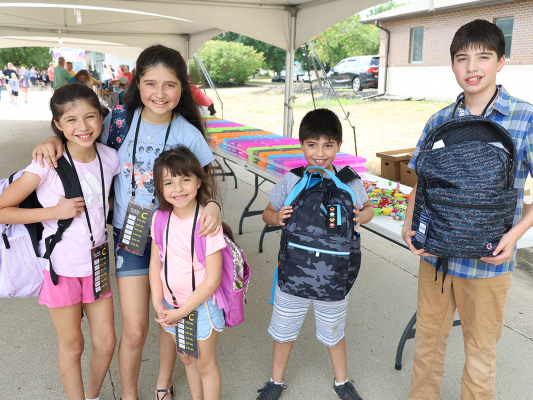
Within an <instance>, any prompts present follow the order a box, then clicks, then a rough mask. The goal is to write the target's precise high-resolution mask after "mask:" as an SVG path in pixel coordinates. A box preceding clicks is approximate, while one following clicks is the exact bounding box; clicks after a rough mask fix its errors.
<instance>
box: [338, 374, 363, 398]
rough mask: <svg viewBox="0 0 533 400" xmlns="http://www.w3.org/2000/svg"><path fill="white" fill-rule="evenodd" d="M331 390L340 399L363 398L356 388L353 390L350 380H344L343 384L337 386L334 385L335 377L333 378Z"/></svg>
mask: <svg viewBox="0 0 533 400" xmlns="http://www.w3.org/2000/svg"><path fill="white" fill-rule="evenodd" d="M333 392H334V393H335V394H336V395H337V396H339V397H340V398H341V399H346V400H363V398H362V397H361V396H359V393H357V390H355V388H354V387H353V385H352V384H351V383H350V381H348V382H346V383H345V384H344V385H341V386H337V385H335V378H333Z"/></svg>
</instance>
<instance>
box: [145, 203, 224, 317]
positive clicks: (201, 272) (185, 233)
mask: <svg viewBox="0 0 533 400" xmlns="http://www.w3.org/2000/svg"><path fill="white" fill-rule="evenodd" d="M202 211H203V207H200V212H199V214H198V220H200V216H201V215H202ZM193 221H194V217H191V218H185V219H181V218H179V217H177V216H176V215H175V214H174V213H172V216H171V217H170V229H169V231H168V242H169V243H170V245H169V246H168V254H167V263H168V264H167V268H168V284H169V285H170V288H171V289H172V292H173V293H174V296H175V297H176V300H177V301H178V306H180V307H181V306H182V305H183V304H184V303H185V302H186V301H187V299H188V298H189V297H190V295H191V294H192V266H191V234H192V224H193ZM154 227H155V215H154V218H153V220H152V232H154ZM165 229H166V224H165ZM164 232H166V231H164ZM163 241H164V243H165V245H166V240H165V233H163ZM205 245H206V254H205V255H206V257H207V256H208V255H211V254H213V253H215V252H217V251H219V250H221V249H223V248H224V247H226V241H225V240H224V235H223V233H222V229H221V230H220V231H219V232H218V233H217V234H216V235H215V236H214V237H211V235H207V236H206V237H205ZM159 250H160V251H161V252H160V253H159V254H160V258H162V257H161V255H163V254H164V253H163V251H164V249H159ZM163 259H164V258H163ZM193 265H194V277H195V283H196V287H198V286H200V284H201V283H202V282H203V281H204V280H205V278H206V270H205V268H204V266H203V265H202V264H201V263H200V262H199V261H198V257H196V251H195V252H194V262H193ZM161 281H162V282H163V296H164V297H165V300H166V301H167V302H168V303H169V304H172V296H171V295H170V292H169V291H168V288H167V284H166V281H165V269H164V268H162V269H161Z"/></svg>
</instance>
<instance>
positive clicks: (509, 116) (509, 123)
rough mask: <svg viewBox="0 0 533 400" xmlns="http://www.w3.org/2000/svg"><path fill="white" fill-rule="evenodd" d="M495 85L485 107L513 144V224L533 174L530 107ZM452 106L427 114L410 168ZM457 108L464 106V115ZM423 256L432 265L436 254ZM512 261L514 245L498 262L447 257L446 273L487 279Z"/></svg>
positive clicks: (509, 267)
mask: <svg viewBox="0 0 533 400" xmlns="http://www.w3.org/2000/svg"><path fill="white" fill-rule="evenodd" d="M498 88H499V89H500V92H499V94H498V97H497V98H496V102H495V103H494V106H493V107H492V109H490V108H489V110H487V114H488V115H486V116H487V117H488V118H490V119H491V120H493V121H495V122H496V123H498V124H500V125H501V126H503V127H504V128H505V129H507V131H508V132H509V134H510V135H511V137H512V138H513V141H514V143H515V146H516V150H517V155H518V168H517V171H516V179H515V183H514V187H515V188H516V189H518V200H517V204H516V210H515V216H514V220H513V226H515V225H516V224H517V223H518V222H519V221H520V219H521V218H522V208H523V202H524V185H525V183H526V179H527V176H528V173H531V174H533V106H532V105H531V104H529V103H527V102H525V101H522V100H519V99H517V98H515V97H512V96H511V95H509V93H507V91H506V90H505V89H504V88H503V87H502V86H501V85H498ZM463 98H464V94H460V95H459V96H458V97H457V101H458V102H461V103H460V105H459V107H458V112H460V113H461V114H462V115H470V111H469V110H468V109H467V108H465V107H464V105H463V104H464V102H463ZM454 106H455V103H454V104H450V105H449V106H447V107H445V108H443V109H442V110H440V111H439V112H437V113H436V114H433V116H431V118H430V119H429V121H428V122H427V124H426V126H425V128H424V131H423V132H422V135H421V136H420V139H419V141H418V143H417V145H416V150H415V152H414V154H413V157H412V158H411V161H410V162H409V167H410V168H412V169H414V168H415V164H416V158H417V157H418V153H419V151H420V146H421V145H422V143H423V141H424V138H425V137H426V135H427V134H428V133H429V131H431V129H432V128H434V127H435V126H436V125H438V124H440V123H441V122H443V121H445V120H446V119H448V118H451V117H452V115H451V114H452V112H453V109H454ZM461 108H464V114H463V110H461ZM423 259H424V260H425V261H427V262H428V263H429V264H431V265H433V266H435V265H436V262H437V258H436V257H423ZM515 264H516V246H515V249H514V252H513V258H512V259H511V260H509V261H507V262H505V263H503V264H500V265H493V264H488V263H485V262H483V261H481V260H477V259H469V258H450V259H449V265H448V268H449V271H448V274H449V275H453V276H457V277H460V278H491V277H494V276H498V275H501V274H504V273H506V272H510V271H513V270H514V267H515Z"/></svg>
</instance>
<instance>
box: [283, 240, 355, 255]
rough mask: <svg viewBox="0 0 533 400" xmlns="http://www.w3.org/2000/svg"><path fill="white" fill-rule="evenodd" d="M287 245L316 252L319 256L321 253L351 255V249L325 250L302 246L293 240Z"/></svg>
mask: <svg viewBox="0 0 533 400" xmlns="http://www.w3.org/2000/svg"><path fill="white" fill-rule="evenodd" d="M287 246H292V247H296V248H298V249H302V250H307V251H309V252H312V253H315V254H316V256H317V257H318V256H319V255H320V253H325V254H333V255H338V256H349V255H350V252H349V251H333V250H323V249H317V248H316V247H308V246H302V245H301V244H296V243H293V242H287Z"/></svg>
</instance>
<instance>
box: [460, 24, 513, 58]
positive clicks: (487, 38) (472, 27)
mask: <svg viewBox="0 0 533 400" xmlns="http://www.w3.org/2000/svg"><path fill="white" fill-rule="evenodd" d="M472 47H474V48H476V47H479V48H481V49H484V50H489V51H494V52H496V55H497V56H498V60H499V59H500V58H502V57H503V56H504V55H505V37H504V36H503V32H502V30H501V29H500V28H499V27H498V25H496V24H493V23H492V22H489V21H487V20H484V19H476V20H474V21H472V22H469V23H468V24H466V25H463V26H461V27H460V28H459V30H458V31H457V32H455V36H454V37H453V40H452V44H451V45H450V56H451V58H452V63H453V61H454V57H455V55H456V54H457V53H459V52H460V51H465V50H468V49H470V48H472Z"/></svg>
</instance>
